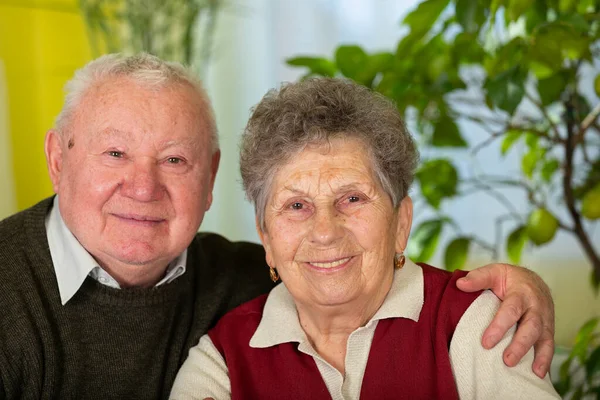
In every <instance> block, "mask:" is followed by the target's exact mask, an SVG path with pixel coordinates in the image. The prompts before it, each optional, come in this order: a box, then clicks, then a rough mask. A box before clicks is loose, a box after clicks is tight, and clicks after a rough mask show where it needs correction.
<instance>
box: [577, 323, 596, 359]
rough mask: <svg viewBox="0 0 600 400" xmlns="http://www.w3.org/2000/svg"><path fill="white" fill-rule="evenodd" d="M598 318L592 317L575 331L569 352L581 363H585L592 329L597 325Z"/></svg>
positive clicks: (592, 332)
mask: <svg viewBox="0 0 600 400" xmlns="http://www.w3.org/2000/svg"><path fill="white" fill-rule="evenodd" d="M598 320H599V319H598V318H592V319H590V320H589V321H587V322H586V323H585V324H584V325H583V326H582V327H581V329H579V332H577V336H576V337H575V344H574V346H573V350H572V352H571V354H572V355H573V356H574V357H577V358H578V359H579V362H580V363H581V364H582V365H583V364H585V358H586V356H587V352H588V347H589V345H590V342H591V340H592V336H593V334H594V331H595V330H596V326H598Z"/></svg>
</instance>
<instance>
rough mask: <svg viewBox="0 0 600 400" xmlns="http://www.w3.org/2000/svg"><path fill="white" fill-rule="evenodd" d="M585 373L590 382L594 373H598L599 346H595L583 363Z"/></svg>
mask: <svg viewBox="0 0 600 400" xmlns="http://www.w3.org/2000/svg"><path fill="white" fill-rule="evenodd" d="M585 374H586V376H587V380H588V382H590V383H591V381H592V379H593V378H594V376H595V375H596V374H600V346H598V347H596V349H595V350H594V351H592V354H590V356H589V357H588V359H587V362H586V363H585Z"/></svg>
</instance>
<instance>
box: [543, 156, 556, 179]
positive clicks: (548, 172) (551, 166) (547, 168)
mask: <svg viewBox="0 0 600 400" xmlns="http://www.w3.org/2000/svg"><path fill="white" fill-rule="evenodd" d="M559 167H560V161H558V160H557V159H556V158H552V159H550V160H546V161H544V164H543V165H542V170H541V174H542V179H543V180H544V181H545V182H547V183H550V181H551V180H552V176H553V175H554V173H555V172H556V171H557V170H558V168H559Z"/></svg>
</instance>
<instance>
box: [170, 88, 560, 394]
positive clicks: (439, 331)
mask: <svg viewBox="0 0 600 400" xmlns="http://www.w3.org/2000/svg"><path fill="white" fill-rule="evenodd" d="M417 160H418V153H417V150H416V148H415V144H414V142H413V140H412V138H411V136H410V134H409V133H408V132H407V130H406V128H405V126H404V123H403V122H402V119H401V118H400V115H399V114H398V112H397V110H396V108H395V106H394V105H393V104H392V103H391V102H389V101H388V100H387V99H385V98H384V97H382V96H380V95H377V94H375V93H373V92H371V91H369V90H368V89H366V88H364V87H361V86H359V85H356V84H354V83H352V82H349V81H345V80H338V79H323V78H320V79H310V80H307V81H304V82H301V83H296V84H289V85H286V86H283V88H282V89H281V90H280V91H271V92H269V93H268V94H267V95H266V96H265V97H264V98H263V100H262V101H261V102H260V104H258V106H257V107H256V109H255V110H254V113H253V115H252V117H251V119H250V122H249V123H248V126H247V129H246V132H245V134H244V136H243V140H242V149H241V169H242V177H243V183H244V188H245V190H246V193H247V195H248V197H249V198H250V199H251V200H252V202H253V203H254V205H255V209H256V224H257V229H258V232H259V235H260V238H261V240H262V242H263V244H264V247H265V249H266V254H267V263H268V265H269V266H270V275H271V278H272V279H273V281H276V280H278V279H279V278H281V280H282V282H283V284H280V285H278V286H277V287H276V288H275V289H273V290H272V291H271V293H270V294H269V295H268V296H262V297H259V298H257V299H255V300H253V301H251V302H249V303H246V304H244V305H242V306H240V307H238V308H237V309H234V310H233V311H232V312H230V313H228V314H227V315H226V316H225V317H223V318H222V319H221V320H220V321H219V323H218V324H217V326H216V327H215V328H214V329H212V330H211V331H210V332H209V333H208V335H205V336H204V337H202V339H201V340H200V343H199V345H198V346H197V347H195V348H193V349H192V350H191V351H190V355H189V358H188V359H187V361H186V362H185V364H184V365H183V367H182V370H181V371H180V374H179V375H178V377H177V379H176V382H175V385H174V388H173V392H172V394H171V395H172V397H173V398H178V399H183V398H189V397H192V398H204V397H212V398H214V399H216V400H221V399H229V398H233V399H250V398H251V399H311V400H319V399H359V398H361V399H455V398H461V399H494V398H497V399H508V398H510V399H516V398H523V399H549V398H558V396H557V394H556V392H555V391H554V389H553V388H552V385H551V383H550V381H549V379H548V377H546V378H545V379H543V380H542V379H539V378H537V377H536V376H535V375H534V374H533V373H532V371H531V369H530V367H529V366H530V363H531V362H532V360H533V352H532V351H530V352H529V353H528V355H527V356H526V357H525V358H524V359H523V360H522V361H521V363H520V364H519V365H518V366H517V367H515V368H513V369H509V368H508V367H506V366H505V365H504V364H503V362H502V357H501V355H500V354H501V348H502V347H504V346H502V343H501V345H500V346H497V347H496V348H495V349H496V350H484V349H483V347H482V346H481V335H482V333H483V330H484V328H485V327H486V326H487V325H488V324H489V322H490V321H491V319H492V317H493V315H494V313H495V311H496V309H497V307H498V305H499V300H498V299H497V298H496V297H495V296H494V295H493V294H492V293H491V292H483V293H463V292H461V291H459V290H458V289H456V286H455V282H456V280H457V279H458V278H459V277H461V276H463V275H464V273H463V272H454V273H449V272H446V271H442V270H438V269H435V268H433V267H430V266H428V265H417V264H415V263H413V262H412V261H410V260H409V259H407V258H406V257H405V255H404V250H405V249H406V245H407V241H408V237H409V233H410V228H411V223H412V212H413V207H412V202H411V199H410V197H409V196H408V190H409V188H410V185H411V182H412V181H413V176H414V171H415V167H416V165H417ZM512 333H513V330H511V331H510V333H509V334H508V335H507V336H506V337H505V338H504V339H503V341H504V342H505V343H508V342H509V341H510V337H511V336H512Z"/></svg>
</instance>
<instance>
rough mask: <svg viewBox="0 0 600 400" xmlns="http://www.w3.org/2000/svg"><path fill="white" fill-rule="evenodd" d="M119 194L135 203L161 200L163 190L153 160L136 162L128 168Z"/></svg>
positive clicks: (157, 168)
mask: <svg viewBox="0 0 600 400" xmlns="http://www.w3.org/2000/svg"><path fill="white" fill-rule="evenodd" d="M130 167H131V168H130V171H129V173H128V174H127V176H126V177H125V180H124V182H123V185H122V188H121V193H122V194H123V195H125V196H127V197H130V198H132V199H135V200H137V201H157V200H160V199H162V196H163V195H164V193H165V189H164V186H163V183H162V181H161V177H160V171H159V166H158V165H157V164H156V162H155V160H149V159H143V160H136V161H134V162H133V163H132V165H131V166H130Z"/></svg>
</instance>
